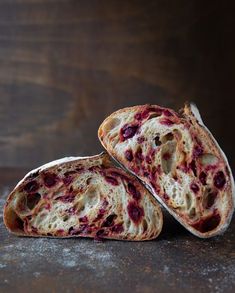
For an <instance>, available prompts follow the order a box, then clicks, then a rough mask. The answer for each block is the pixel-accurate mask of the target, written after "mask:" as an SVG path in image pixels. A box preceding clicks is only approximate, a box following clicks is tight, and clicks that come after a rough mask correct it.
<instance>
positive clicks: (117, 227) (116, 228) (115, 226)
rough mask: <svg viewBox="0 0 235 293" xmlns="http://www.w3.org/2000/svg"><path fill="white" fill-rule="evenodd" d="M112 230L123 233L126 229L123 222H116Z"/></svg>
mask: <svg viewBox="0 0 235 293" xmlns="http://www.w3.org/2000/svg"><path fill="white" fill-rule="evenodd" d="M111 231H112V232H114V233H121V232H123V231H124V228H123V225H122V224H116V225H114V226H113V227H112V229H111Z"/></svg>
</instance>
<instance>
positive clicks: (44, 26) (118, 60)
mask: <svg viewBox="0 0 235 293" xmlns="http://www.w3.org/2000/svg"><path fill="white" fill-rule="evenodd" d="M226 3H227V4H226ZM234 27H235V26H234V10H233V9H232V6H231V7H230V6H229V5H228V1H225V2H222V1H198V0H195V1H190V0H185V1H176V0H175V1H168V0H162V1H150V0H148V1H147V0H145V1H127V0H126V1H112V0H110V1H109V0H107V1H102V0H97V1H90V0H83V1H82V0H1V1H0V166H32V167H33V166H37V165H38V164H41V163H44V162H47V161H49V160H52V159H56V158H59V157H62V156H65V155H85V154H95V153H97V152H99V151H101V150H102V148H101V146H100V144H99V142H98V140H97V134H96V133H97V128H98V126H99V124H100V122H101V121H102V120H103V119H104V118H105V116H106V115H108V114H109V113H111V112H112V111H114V110H116V109H118V108H120V107H124V106H128V105H134V104H141V103H157V104H160V105H163V106H169V107H173V108H175V109H178V108H180V107H181V106H182V105H183V102H184V101H185V100H193V101H195V102H196V103H197V104H198V106H199V108H200V109H201V113H202V115H203V118H204V120H205V122H206V124H207V125H208V126H209V128H210V129H211V130H212V132H213V133H214V135H215V136H216V138H217V139H218V140H219V142H220V144H221V146H222V147H223V148H224V150H225V152H226V153H227V155H228V157H229V160H230V163H231V164H234V162H235V140H234V135H235V131H234V126H235V123H234V118H235V114H234V111H235V109H234V108H233V105H234V100H235V90H234V87H235V72H234V71H235V69H234V68H235V53H234V52H235V45H234V37H235V34H234Z"/></svg>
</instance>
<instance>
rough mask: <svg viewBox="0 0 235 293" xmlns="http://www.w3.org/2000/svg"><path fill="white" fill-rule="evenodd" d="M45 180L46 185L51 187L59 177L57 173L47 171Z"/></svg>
mask: <svg viewBox="0 0 235 293" xmlns="http://www.w3.org/2000/svg"><path fill="white" fill-rule="evenodd" d="M43 181H44V184H45V185H46V187H49V188H50V187H52V186H54V185H55V184H56V183H57V181H58V177H57V176H56V174H50V173H47V174H44V176H43Z"/></svg>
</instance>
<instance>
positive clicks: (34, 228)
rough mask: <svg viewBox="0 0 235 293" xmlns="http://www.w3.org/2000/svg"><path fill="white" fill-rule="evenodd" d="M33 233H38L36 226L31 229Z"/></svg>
mask: <svg viewBox="0 0 235 293" xmlns="http://www.w3.org/2000/svg"><path fill="white" fill-rule="evenodd" d="M31 231H32V232H33V233H35V234H37V233H38V229H37V228H36V227H34V226H32V227H31Z"/></svg>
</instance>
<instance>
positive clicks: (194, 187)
mask: <svg viewBox="0 0 235 293" xmlns="http://www.w3.org/2000/svg"><path fill="white" fill-rule="evenodd" d="M190 188H191V190H192V191H193V192H194V193H198V191H199V186H198V185H197V184H196V183H192V184H191V185H190Z"/></svg>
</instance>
